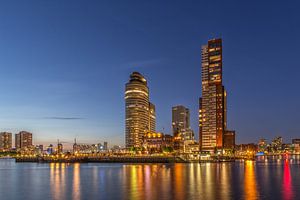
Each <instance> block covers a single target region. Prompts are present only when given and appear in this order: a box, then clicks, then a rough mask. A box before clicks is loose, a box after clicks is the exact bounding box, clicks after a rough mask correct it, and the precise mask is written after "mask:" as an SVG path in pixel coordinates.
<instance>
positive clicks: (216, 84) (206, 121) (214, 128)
mask: <svg viewBox="0 0 300 200" xmlns="http://www.w3.org/2000/svg"><path fill="white" fill-rule="evenodd" d="M201 56H202V57H201V62H202V63H201V68H202V69H201V73H202V97H201V98H200V100H199V139H200V149H201V150H202V151H208V152H215V151H216V150H218V149H222V148H223V137H224V133H225V130H226V91H225V88H224V86H223V84H222V40H221V39H212V40H209V41H208V44H207V45H204V46H202V51H201Z"/></svg>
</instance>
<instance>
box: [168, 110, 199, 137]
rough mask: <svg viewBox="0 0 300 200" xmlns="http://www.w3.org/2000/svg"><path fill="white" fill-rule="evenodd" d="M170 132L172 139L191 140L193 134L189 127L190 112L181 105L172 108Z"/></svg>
mask: <svg viewBox="0 0 300 200" xmlns="http://www.w3.org/2000/svg"><path fill="white" fill-rule="evenodd" d="M172 130H173V136H174V137H178V136H180V137H182V139H183V140H193V139H194V133H193V131H192V130H191V127H190V110H189V109H188V108H186V107H184V106H182V105H178V106H174V107H172Z"/></svg>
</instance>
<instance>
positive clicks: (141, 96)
mask: <svg viewBox="0 0 300 200" xmlns="http://www.w3.org/2000/svg"><path fill="white" fill-rule="evenodd" d="M125 87H126V88H125V143H126V147H127V148H130V147H141V146H142V144H143V138H144V135H145V134H146V133H147V132H149V131H152V132H155V106H154V104H152V103H150V102H149V88H148V86H147V81H146V79H145V78H144V76H143V75H141V74H140V73H139V72H133V73H132V74H131V75H130V79H129V82H128V83H126V86H125Z"/></svg>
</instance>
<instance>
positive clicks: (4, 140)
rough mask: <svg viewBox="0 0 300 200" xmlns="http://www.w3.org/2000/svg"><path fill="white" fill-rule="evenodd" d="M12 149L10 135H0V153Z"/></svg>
mask: <svg viewBox="0 0 300 200" xmlns="http://www.w3.org/2000/svg"><path fill="white" fill-rule="evenodd" d="M11 149H12V133H8V132H1V133H0V151H9V150H11Z"/></svg>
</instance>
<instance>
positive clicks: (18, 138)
mask: <svg viewBox="0 0 300 200" xmlns="http://www.w3.org/2000/svg"><path fill="white" fill-rule="evenodd" d="M15 143H16V144H15V145H16V149H23V148H29V147H32V133H29V132H27V131H21V132H19V133H18V134H16V135H15Z"/></svg>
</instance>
